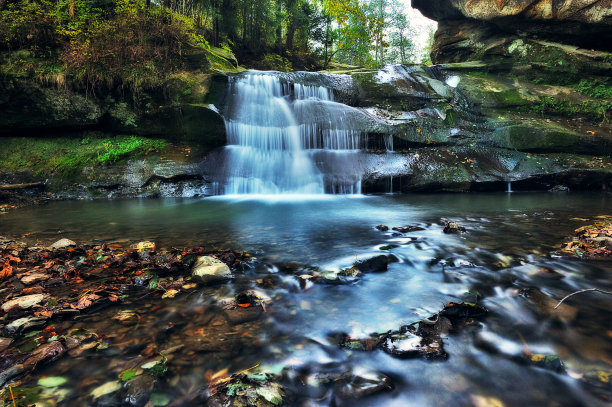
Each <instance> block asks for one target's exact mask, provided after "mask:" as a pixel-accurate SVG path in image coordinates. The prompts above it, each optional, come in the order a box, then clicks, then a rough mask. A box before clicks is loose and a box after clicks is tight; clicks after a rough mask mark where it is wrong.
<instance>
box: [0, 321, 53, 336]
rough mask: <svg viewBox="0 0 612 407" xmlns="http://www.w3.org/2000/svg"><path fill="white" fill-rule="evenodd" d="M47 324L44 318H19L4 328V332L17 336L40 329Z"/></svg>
mask: <svg viewBox="0 0 612 407" xmlns="http://www.w3.org/2000/svg"><path fill="white" fill-rule="evenodd" d="M46 322H47V318H44V317H24V318H19V319H16V320H14V321H13V322H11V323H10V324H8V325H7V326H5V327H4V330H5V331H6V333H7V334H8V335H15V334H18V333H24V332H27V331H29V330H32V329H35V328H39V327H41V326H43V325H44V324H45V323H46Z"/></svg>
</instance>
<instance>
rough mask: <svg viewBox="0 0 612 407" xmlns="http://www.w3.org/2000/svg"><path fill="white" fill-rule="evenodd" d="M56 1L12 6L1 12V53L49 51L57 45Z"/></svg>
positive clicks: (35, 0) (27, 0)
mask: <svg viewBox="0 0 612 407" xmlns="http://www.w3.org/2000/svg"><path fill="white" fill-rule="evenodd" d="M54 6H55V5H54V1H53V0H22V1H18V2H11V3H9V4H8V6H7V7H6V9H5V10H2V11H0V50H1V49H9V50H13V49H23V48H26V49H30V50H32V51H38V52H40V51H45V50H48V49H49V48H52V47H54V46H56V45H57V41H58V38H57V33H56V27H57V24H58V21H57V16H56V15H55V13H54Z"/></svg>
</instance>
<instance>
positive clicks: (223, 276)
mask: <svg viewBox="0 0 612 407" xmlns="http://www.w3.org/2000/svg"><path fill="white" fill-rule="evenodd" d="M191 275H192V277H193V279H194V280H195V281H197V282H199V283H201V284H213V283H218V282H221V281H226V280H228V279H230V278H231V276H232V272H231V271H230V269H229V267H228V266H227V264H225V263H223V262H222V261H221V260H218V259H216V258H214V257H211V256H200V257H198V259H197V261H196V263H195V264H194V266H193V270H192V273H191Z"/></svg>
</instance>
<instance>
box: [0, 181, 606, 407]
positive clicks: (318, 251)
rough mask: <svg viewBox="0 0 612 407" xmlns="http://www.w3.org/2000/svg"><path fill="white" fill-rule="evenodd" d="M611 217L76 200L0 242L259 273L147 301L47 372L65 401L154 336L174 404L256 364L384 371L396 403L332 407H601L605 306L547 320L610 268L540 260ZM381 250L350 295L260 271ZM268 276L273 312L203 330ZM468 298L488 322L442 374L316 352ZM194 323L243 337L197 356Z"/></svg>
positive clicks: (459, 343) (528, 198)
mask: <svg viewBox="0 0 612 407" xmlns="http://www.w3.org/2000/svg"><path fill="white" fill-rule="evenodd" d="M610 203H611V202H610V197H609V196H605V195H601V194H574V193H572V194H521V193H513V194H461V195H414V196H410V195H409V196H401V197H395V196H384V197H359V198H357V197H353V198H346V197H344V198H333V199H316V200H314V199H313V200H301V201H283V200H276V201H261V200H255V199H249V200H236V199H227V198H225V199H219V198H215V199H203V200H187V201H183V200H163V201H162V200H140V201H139V200H129V201H100V202H98V201H93V202H91V201H90V202H83V201H81V202H61V203H54V204H50V205H48V206H44V207H38V208H25V209H20V210H18V211H15V212H12V213H10V214H8V215H4V216H3V217H1V218H0V221H1V222H2V234H4V235H9V236H21V235H22V234H25V233H30V235H28V236H27V239H30V240H32V241H39V242H41V243H49V242H51V241H53V240H56V239H58V238H59V237H69V238H71V239H73V240H75V241H81V242H86V241H90V240H105V241H109V240H121V239H127V240H130V241H139V240H145V239H146V240H154V241H156V242H157V243H158V245H161V246H170V245H172V246H180V245H195V244H206V245H216V246H223V247H232V248H240V249H244V250H247V251H249V252H251V253H255V254H256V257H257V258H258V259H259V260H260V261H261V262H263V263H265V264H268V265H269V267H259V268H257V269H255V270H251V271H250V272H247V273H246V275H245V276H243V277H241V278H240V279H238V280H236V281H235V282H233V283H232V284H229V285H226V286H219V287H214V288H207V289H202V290H200V291H199V292H197V293H194V294H190V295H184V296H180V297H177V299H175V300H173V301H166V302H163V304H162V306H161V307H158V306H156V304H157V303H158V302H159V299H157V300H154V299H150V300H143V301H142V302H141V303H138V304H134V309H135V310H136V311H137V312H139V313H141V315H143V316H144V317H143V319H142V321H141V322H139V324H138V325H137V326H136V327H130V328H129V329H127V328H126V329H125V331H124V332H122V331H121V330H118V331H117V332H116V334H115V337H113V336H111V337H110V338H109V339H108V340H109V341H110V344H111V346H110V347H109V350H108V351H107V353H108V354H104V357H100V358H97V359H96V358H94V359H93V360H90V362H89V363H88V364H87V365H79V366H80V367H78V368H75V367H74V366H73V365H71V363H74V359H66V360H64V361H62V362H61V363H59V364H58V365H56V366H54V367H53V369H54V370H53V374H58V372H60V373H62V374H67V375H72V378H73V379H72V380H73V382H74V383H75V384H74V386H73V389H81V388H80V387H79V386H85V385H84V384H83V383H82V381H80V379H79V377H80V376H84V375H90V376H94V377H97V376H102V377H104V376H105V375H107V376H108V380H111V379H112V378H113V376H112V374H110V373H109V365H108V363H109V358H110V359H112V358H113V357H117V358H119V359H121V358H125V355H124V354H117V355H113V354H112V352H111V351H112V349H113V345H114V344H115V343H114V342H113V341H116V342H124V341H134V342H135V343H138V341H139V338H141V337H146V336H156V338H157V339H156V340H157V341H158V344H159V346H160V347H162V346H163V347H172V346H175V345H184V349H185V351H184V353H179V354H178V355H177V356H176V357H174V358H173V359H172V360H171V361H170V362H169V363H170V364H169V370H170V372H171V374H170V377H169V378H167V379H165V381H162V382H161V383H159V384H158V386H159V387H160V388H159V391H161V392H165V393H167V394H170V395H172V397H174V398H177V399H178V398H180V396H181V394H183V393H185V392H188V391H189V389H192V388H197V386H198V385H200V386H201V384H202V377H203V376H204V375H205V372H206V371H207V370H211V371H217V370H220V369H223V368H225V367H229V368H230V370H232V369H233V370H234V371H235V370H237V369H242V368H246V367H249V366H250V365H252V364H255V363H265V364H267V365H270V366H273V365H275V364H282V365H283V366H295V367H296V368H299V367H300V366H304V365H308V364H312V365H321V364H328V363H335V364H338V365H339V366H344V367H345V368H349V367H351V366H361V367H363V368H369V369H372V370H377V371H382V372H384V373H386V374H387V375H389V376H391V377H392V378H394V382H395V385H396V388H395V390H394V391H393V392H390V393H383V394H381V395H378V396H373V397H370V398H367V399H364V400H360V401H354V400H352V401H350V402H346V401H344V402H338V401H336V402H337V403H338V404H342V405H368V406H369V405H385V406H387V405H398V406H399V405H401V406H405V405H419V406H446V405H479V404H478V402H479V400H480V401H482V400H488V402H490V403H495V402H497V401H500V402H502V403H503V404H504V405H507V406H514V405H534V406H535V405H551V406H556V405H588V406H593V405H595V406H596V405H604V403H605V402H604V399H605V397H606V395H607V397H610V385H609V383H608V385H607V387H606V384H605V383H601V381H600V382H597V380H595V381H593V380H591V381H590V382H589V380H587V378H588V377H589V375H592V374H593V372H595V373H594V374H595V375H597V374H598V373H597V372H610V371H612V341H611V340H610V335H611V332H610V327H609V321H610V318H611V317H612V312H611V305H612V300H611V297H608V296H605V295H601V294H595V293H589V294H583V296H581V297H578V296H577V297H575V298H574V299H573V300H571V301H568V303H567V304H566V306H563V307H561V308H560V309H559V310H558V311H554V310H552V306H554V304H556V302H557V301H558V299H560V298H562V297H563V296H564V295H565V294H567V293H569V292H571V291H574V290H577V289H581V288H587V287H598V288H601V289H604V290H612V280H611V279H610V277H609V276H610V272H611V271H612V267H611V265H612V263H598V262H579V261H575V260H567V259H562V258H558V257H554V256H549V254H548V253H549V252H550V251H551V250H554V249H556V248H558V247H559V244H560V243H561V242H563V241H564V239H566V238H567V237H568V235H569V234H570V233H571V232H572V231H573V229H574V228H576V227H578V226H580V225H582V224H584V223H586V222H587V221H585V220H584V219H585V218H589V219H592V218H593V217H594V216H597V215H601V214H606V213H608V214H609V212H610V208H611V206H610ZM441 219H452V220H454V221H457V222H459V223H460V224H462V225H463V226H465V227H466V229H467V230H468V233H465V234H461V235H445V234H443V233H442V226H441ZM379 224H384V225H388V226H390V227H392V226H404V225H408V224H409V225H417V226H421V227H423V228H424V229H425V230H424V231H419V232H411V233H406V234H401V233H396V232H394V231H392V230H389V231H387V232H381V231H379V230H377V229H376V228H375V226H376V225H379ZM389 244H392V245H397V247H395V248H392V249H391V250H390V252H391V253H393V254H395V255H396V256H397V257H398V258H399V259H400V261H399V262H398V263H392V264H391V265H390V266H389V271H388V272H386V273H381V274H367V275H365V276H364V277H363V278H362V279H361V280H359V281H358V282H356V283H354V284H351V285H312V286H308V287H307V289H300V288H299V284H297V282H296V279H295V278H294V277H293V276H283V275H278V274H275V268H274V267H273V265H274V264H277V265H278V264H280V263H282V262H290V261H297V262H300V263H304V264H308V265H313V266H319V267H322V268H323V269H333V268H340V267H346V266H349V265H351V264H352V263H353V262H354V261H355V259H356V258H357V259H363V258H367V257H368V256H370V255H373V254H379V253H380V252H381V251H380V247H381V246H383V245H389ZM268 273H272V274H273V275H274V276H275V277H276V278H277V279H278V280H279V281H280V282H281V283H278V284H276V285H275V286H274V287H272V288H267V289H266V294H267V295H269V296H270V297H272V298H273V301H272V304H271V305H270V306H269V308H270V309H269V312H268V313H266V314H265V316H264V317H262V318H263V319H260V320H258V321H254V322H248V323H247V324H246V325H245V324H239V325H235V326H225V325H223V323H220V324H218V325H214V324H211V323H210V321H203V319H206V318H207V317H206V315H207V313H206V309H207V307H210V306H211V304H213V303H214V301H215V299H217V298H222V297H224V296H227V295H232V294H233V293H234V292H235V291H236V290H240V289H243V288H244V287H250V286H252V285H253V284H254V281H256V280H257V279H261V278H263V277H265V275H267V274H268ZM476 299H480V300H481V302H482V304H484V305H485V306H486V307H487V308H488V309H489V310H490V315H489V317H488V318H487V319H486V320H485V321H484V322H483V324H482V327H480V328H473V329H470V330H467V331H466V332H462V333H459V334H450V335H449V336H448V337H447V338H445V343H446V350H447V352H448V353H449V354H450V358H449V360H447V361H442V362H440V361H438V362H426V361H422V360H400V359H395V358H393V357H391V356H389V355H387V354H384V353H382V352H377V351H375V352H367V353H366V352H347V351H346V350H342V349H338V348H337V347H336V346H334V345H332V344H330V342H329V339H328V334H329V333H330V332H337V331H343V332H347V333H350V334H351V335H356V336H358V335H366V334H368V333H372V332H384V331H387V330H390V329H397V328H398V327H399V326H400V325H402V324H405V323H409V322H413V321H416V320H419V319H421V318H423V317H428V316H429V315H431V314H432V313H435V312H437V311H438V310H439V309H440V308H441V307H442V306H443V304H445V303H446V302H449V301H461V300H469V301H474V300H476ZM113 312H116V311H113V310H108V311H105V312H103V313H101V314H96V315H90V316H88V317H86V318H83V319H82V320H80V321H79V322H78V323H79V324H81V325H82V326H83V327H86V326H87V327H92V326H96V325H97V326H99V328H96V329H100V330H104V329H111V328H104V327H103V326H104V324H108V322H107V321H108V320H109V319H108V317H109V316H110V315H111V314H112V313H113ZM178 321H182V322H181V323H182V325H181V324H177V327H176V328H175V330H174V331H172V332H170V333H163V334H162V333H161V330H162V327H163V326H165V325H166V324H167V323H168V322H173V323H177V322H178ZM187 321H188V322H187ZM198 324H200V325H201V324H207V326H218V327H219V328H218V329H219V332H220V333H219V334H220V335H221V331H222V330H223V331H231V332H236V335H237V337H239V338H240V339H237V340H236V341H234V342H232V344H233V345H231V346H229V347H227V349H226V348H223V347H221V348H219V349H217V350H214V351H211V350H210V349H209V348H210V347H209V348H206V349H207V350H206V351H205V352H204V351H202V349H204V348H202V346H203V345H202V344H199V345H197V346H196V345H194V343H193V335H192V333H193V331H194V327H196V328H197V326H198ZM245 332H246V333H245ZM225 333H227V332H225ZM243 335H244V336H243ZM198 346H200V350H198ZM525 349H528V350H529V351H530V352H531V353H545V354H555V355H559V356H560V357H561V358H562V359H564V360H565V362H566V367H567V370H568V371H569V372H570V374H569V375H568V374H558V373H554V372H551V371H548V370H545V369H541V368H538V367H534V366H529V365H526V364H521V363H519V362H517V356H520V354H521V353H522V352H523V351H524V350H525ZM117 363H119V362H117ZM70 372H72V373H70ZM47 374H50V372H47ZM76 383H79V384H76ZM85 387H86V386H85ZM83 391H84V390H83ZM306 396H307V395H298V397H297V399H299V398H300V397H302V398H303V397H306ZM495 400H497V401H495ZM327 402H328V401H325V403H327ZM343 403H344V404H343Z"/></svg>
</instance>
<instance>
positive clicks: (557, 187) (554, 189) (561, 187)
mask: <svg viewBox="0 0 612 407" xmlns="http://www.w3.org/2000/svg"><path fill="white" fill-rule="evenodd" d="M569 190H570V189H569V188H568V187H566V186H565V185H555V186H554V187H552V188H551V189H549V190H548V192H569Z"/></svg>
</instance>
